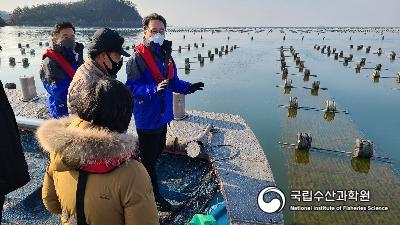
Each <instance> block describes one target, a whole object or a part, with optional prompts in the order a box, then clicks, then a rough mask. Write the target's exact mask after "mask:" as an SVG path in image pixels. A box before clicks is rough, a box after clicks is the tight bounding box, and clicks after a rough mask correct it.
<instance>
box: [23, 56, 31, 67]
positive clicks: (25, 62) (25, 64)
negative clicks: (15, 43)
mask: <svg viewBox="0 0 400 225" xmlns="http://www.w3.org/2000/svg"><path fill="white" fill-rule="evenodd" d="M22 65H23V66H24V67H28V66H29V61H28V58H23V59H22Z"/></svg>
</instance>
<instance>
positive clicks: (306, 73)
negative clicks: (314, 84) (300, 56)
mask: <svg viewBox="0 0 400 225" xmlns="http://www.w3.org/2000/svg"><path fill="white" fill-rule="evenodd" d="M310 74H311V73H310V69H305V70H304V76H306V77H308V76H310Z"/></svg>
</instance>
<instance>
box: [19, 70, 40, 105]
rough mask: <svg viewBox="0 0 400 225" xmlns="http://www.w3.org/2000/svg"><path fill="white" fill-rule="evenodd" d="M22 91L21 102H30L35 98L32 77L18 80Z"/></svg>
mask: <svg viewBox="0 0 400 225" xmlns="http://www.w3.org/2000/svg"><path fill="white" fill-rule="evenodd" d="M19 82H20V84H21V91H22V101H30V100H32V99H34V98H36V97H37V93H36V86H35V78H34V77H33V76H22V77H20V78H19Z"/></svg>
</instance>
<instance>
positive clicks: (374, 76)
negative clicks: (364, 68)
mask: <svg viewBox="0 0 400 225" xmlns="http://www.w3.org/2000/svg"><path fill="white" fill-rule="evenodd" d="M380 76H381V73H380V72H379V70H375V71H374V72H372V78H379V77H380Z"/></svg>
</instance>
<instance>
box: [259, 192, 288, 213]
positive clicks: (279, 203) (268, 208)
mask: <svg viewBox="0 0 400 225" xmlns="http://www.w3.org/2000/svg"><path fill="white" fill-rule="evenodd" d="M273 193H275V194H273ZM265 194H267V196H269V199H270V198H271V197H273V199H272V200H271V201H269V202H265V200H264V196H265ZM278 196H279V198H277V197H278ZM258 206H259V207H260V209H261V210H262V211H264V212H266V213H274V212H280V211H281V210H282V209H283V207H284V206H285V195H284V194H283V192H282V191H281V190H279V189H278V188H277V187H267V188H265V189H263V190H262V191H261V192H260V194H258Z"/></svg>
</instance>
